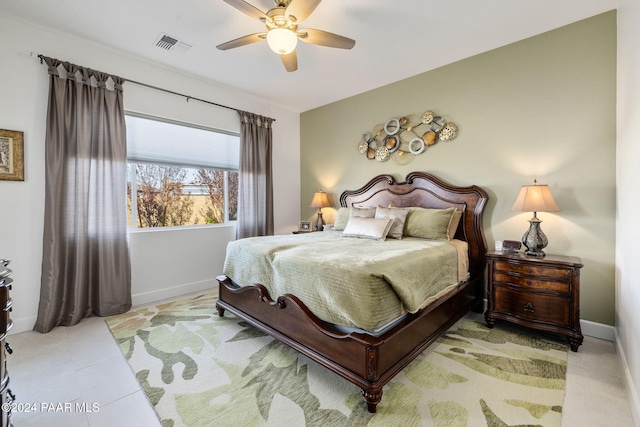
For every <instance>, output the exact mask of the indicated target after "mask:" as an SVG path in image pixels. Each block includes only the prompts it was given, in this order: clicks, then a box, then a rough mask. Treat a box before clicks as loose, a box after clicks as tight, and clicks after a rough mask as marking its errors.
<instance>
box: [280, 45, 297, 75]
mask: <svg viewBox="0 0 640 427" xmlns="http://www.w3.org/2000/svg"><path fill="white" fill-rule="evenodd" d="M280 59H282V64H284V68H286V69H287V71H288V72H292V71H295V70H297V69H298V54H296V51H295V50H294V51H293V52H291V53H289V54H287V55H280Z"/></svg>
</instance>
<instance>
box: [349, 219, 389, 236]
mask: <svg viewBox="0 0 640 427" xmlns="http://www.w3.org/2000/svg"><path fill="white" fill-rule="evenodd" d="M391 225H393V220H392V219H375V218H362V217H357V216H356V217H351V218H350V219H349V222H348V223H347V226H346V227H345V229H344V231H343V232H342V236H343V237H359V238H361V239H373V240H384V239H385V238H386V237H387V233H389V229H390V228H391Z"/></svg>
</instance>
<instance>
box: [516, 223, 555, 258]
mask: <svg viewBox="0 0 640 427" xmlns="http://www.w3.org/2000/svg"><path fill="white" fill-rule="evenodd" d="M541 222H542V221H540V220H539V219H538V217H536V215H535V212H534V214H533V218H531V219H530V220H529V224H530V225H529V229H528V230H527V232H526V233H524V235H523V236H522V244H523V245H524V246H525V247H526V248H527V250H526V251H524V254H525V255H527V256H535V257H543V256H545V255H546V254H545V253H544V251H543V249H544V248H546V247H547V244H548V243H549V241H548V240H547V236H546V235H545V234H544V233H543V232H542V230H541V229H540V223H541Z"/></svg>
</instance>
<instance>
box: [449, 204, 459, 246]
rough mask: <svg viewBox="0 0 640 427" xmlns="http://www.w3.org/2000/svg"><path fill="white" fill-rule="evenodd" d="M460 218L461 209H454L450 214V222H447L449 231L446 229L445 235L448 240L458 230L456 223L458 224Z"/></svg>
mask: <svg viewBox="0 0 640 427" xmlns="http://www.w3.org/2000/svg"><path fill="white" fill-rule="evenodd" d="M460 218H462V211H459V210H458V209H456V210H455V211H454V212H453V215H451V223H449V231H447V237H448V238H449V240H451V239H453V238H454V237H455V235H456V230H458V224H460Z"/></svg>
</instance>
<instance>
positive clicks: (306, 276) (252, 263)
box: [224, 231, 466, 331]
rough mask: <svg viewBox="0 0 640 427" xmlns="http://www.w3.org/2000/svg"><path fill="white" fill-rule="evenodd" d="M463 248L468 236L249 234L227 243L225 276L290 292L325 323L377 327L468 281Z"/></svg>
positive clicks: (277, 291) (274, 294)
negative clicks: (460, 238)
mask: <svg viewBox="0 0 640 427" xmlns="http://www.w3.org/2000/svg"><path fill="white" fill-rule="evenodd" d="M458 253H460V254H462V255H463V256H466V244H465V243H464V242H460V241H452V242H443V241H434V240H425V239H417V238H404V239H402V240H394V239H387V240H384V241H376V240H367V239H357V238H347V237H342V233H341V232H337V231H325V232H317V233H306V234H297V235H286V236H284V235H283V236H266V237H252V238H246V239H240V240H237V241H233V242H230V243H229V245H228V247H227V256H226V260H225V265H224V274H225V275H227V276H228V277H229V278H230V279H231V280H233V281H234V282H235V283H236V284H238V285H240V286H245V285H251V284H256V283H260V284H262V285H264V286H265V287H266V288H267V289H268V290H269V293H270V295H271V298H273V299H276V298H277V297H278V296H280V295H284V294H287V293H290V294H293V295H295V296H297V297H298V298H300V300H301V301H302V302H304V303H305V305H306V306H307V307H308V308H309V309H310V310H311V311H312V312H313V313H314V314H315V315H316V316H318V317H319V318H320V319H322V320H324V321H327V322H331V323H335V324H340V325H345V326H350V327H356V328H362V329H365V330H368V331H372V330H375V329H377V328H379V327H381V326H383V325H385V324H386V323H388V322H390V321H392V320H394V319H395V318H397V317H399V316H401V315H403V314H405V313H406V312H407V311H408V312H411V313H413V312H416V311H417V310H419V309H420V308H421V307H422V306H423V305H425V304H426V303H427V302H428V300H429V299H430V298H431V299H433V297H434V296H437V295H438V294H441V293H443V292H444V291H445V290H446V289H447V288H449V287H451V286H452V285H453V286H455V285H456V284H457V283H458V282H459V281H460V280H464V278H465V277H466V271H459V267H458V265H459V262H458ZM462 265H466V262H464V263H463V264H462Z"/></svg>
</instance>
